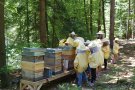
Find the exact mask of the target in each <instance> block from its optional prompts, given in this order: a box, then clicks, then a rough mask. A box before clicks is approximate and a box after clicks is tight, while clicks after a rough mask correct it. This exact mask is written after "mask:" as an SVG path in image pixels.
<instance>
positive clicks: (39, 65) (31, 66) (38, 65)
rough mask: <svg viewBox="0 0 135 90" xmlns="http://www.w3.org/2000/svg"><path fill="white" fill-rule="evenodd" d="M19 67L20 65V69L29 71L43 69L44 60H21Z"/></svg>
mask: <svg viewBox="0 0 135 90" xmlns="http://www.w3.org/2000/svg"><path fill="white" fill-rule="evenodd" d="M21 67H22V69H25V70H30V71H39V70H43V69H44V61H40V62H28V61H22V62H21Z"/></svg>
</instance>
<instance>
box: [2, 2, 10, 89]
mask: <svg viewBox="0 0 135 90" xmlns="http://www.w3.org/2000/svg"><path fill="white" fill-rule="evenodd" d="M4 2H5V0H1V1H0V69H1V68H2V67H4V66H6V49H5V48H6V45H5V30H4V28H5V25H4V23H5V22H4ZM0 79H1V86H2V88H5V87H7V85H8V82H7V75H6V74H5V73H2V74H0Z"/></svg>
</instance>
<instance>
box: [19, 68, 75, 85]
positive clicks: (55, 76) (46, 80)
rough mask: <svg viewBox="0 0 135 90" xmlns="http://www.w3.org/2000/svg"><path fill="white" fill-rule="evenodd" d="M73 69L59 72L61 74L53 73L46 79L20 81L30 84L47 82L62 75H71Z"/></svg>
mask: <svg viewBox="0 0 135 90" xmlns="http://www.w3.org/2000/svg"><path fill="white" fill-rule="evenodd" d="M74 73H75V71H74V70H70V71H67V72H64V73H61V74H57V75H54V76H52V77H50V78H47V79H43V80H39V81H36V82H32V81H28V80H23V79H22V80H21V83H26V84H28V85H29V84H30V85H36V84H42V83H47V82H50V81H53V80H56V79H59V78H61V77H64V76H67V75H70V74H71V75H72V74H74Z"/></svg>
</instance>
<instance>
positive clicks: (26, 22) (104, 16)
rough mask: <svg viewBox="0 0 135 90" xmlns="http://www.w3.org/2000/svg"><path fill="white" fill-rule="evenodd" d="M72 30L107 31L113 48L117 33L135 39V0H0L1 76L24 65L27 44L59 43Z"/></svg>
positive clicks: (87, 34) (91, 34)
mask: <svg viewBox="0 0 135 90" xmlns="http://www.w3.org/2000/svg"><path fill="white" fill-rule="evenodd" d="M72 31H74V32H75V33H76V34H77V35H78V36H80V37H83V38H84V39H85V40H94V39H96V33H97V32H98V31H103V32H104V33H105V37H106V38H108V39H109V40H110V46H111V48H112V46H113V44H112V43H113V39H114V37H118V38H120V39H123V40H130V39H134V35H135V0H0V76H1V77H5V78H6V77H7V76H6V75H4V76H2V75H3V74H2V73H3V72H6V71H7V72H8V70H9V71H10V70H13V69H21V66H20V63H21V59H22V50H23V48H26V47H27V48H32V47H38V48H54V47H58V45H59V41H60V40H61V39H67V38H68V35H69V33H71V32H72ZM2 81H3V80H2V79H1V83H0V85H3V83H4V82H2ZM4 87H5V86H4Z"/></svg>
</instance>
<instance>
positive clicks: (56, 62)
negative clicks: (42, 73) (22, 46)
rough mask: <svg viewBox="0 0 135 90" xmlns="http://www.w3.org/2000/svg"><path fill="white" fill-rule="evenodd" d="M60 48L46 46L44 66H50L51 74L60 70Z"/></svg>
mask: <svg viewBox="0 0 135 90" xmlns="http://www.w3.org/2000/svg"><path fill="white" fill-rule="evenodd" d="M61 55H62V50H61V49H58V48H47V49H46V54H45V60H44V61H45V66H46V67H45V68H48V67H49V68H50V69H51V70H52V74H53V75H55V74H57V73H61V72H62V56H61Z"/></svg>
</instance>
